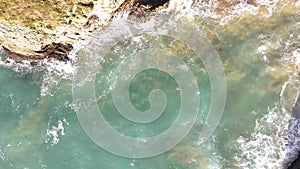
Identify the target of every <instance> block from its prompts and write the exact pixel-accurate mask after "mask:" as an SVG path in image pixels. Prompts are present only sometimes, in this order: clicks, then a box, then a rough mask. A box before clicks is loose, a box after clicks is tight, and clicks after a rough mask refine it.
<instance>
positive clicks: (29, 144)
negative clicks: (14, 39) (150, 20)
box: [0, 14, 300, 169]
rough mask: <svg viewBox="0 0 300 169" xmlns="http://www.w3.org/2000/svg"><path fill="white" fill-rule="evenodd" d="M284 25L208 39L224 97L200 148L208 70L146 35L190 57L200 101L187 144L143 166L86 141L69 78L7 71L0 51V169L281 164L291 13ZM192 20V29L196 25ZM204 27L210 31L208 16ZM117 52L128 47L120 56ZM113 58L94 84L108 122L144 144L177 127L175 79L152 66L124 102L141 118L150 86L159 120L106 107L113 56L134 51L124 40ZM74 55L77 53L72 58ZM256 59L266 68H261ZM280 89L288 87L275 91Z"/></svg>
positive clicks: (290, 80) (290, 78)
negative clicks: (161, 100) (160, 105)
mask: <svg viewBox="0 0 300 169" xmlns="http://www.w3.org/2000/svg"><path fill="white" fill-rule="evenodd" d="M282 15H284V14H282ZM279 18H280V17H279ZM287 18H288V19H287V20H285V22H284V23H278V27H279V28H278V29H277V30H276V29H275V30H272V31H270V30H263V29H259V30H255V29H254V28H253V30H252V29H249V30H248V31H249V32H248V33H247V32H244V33H241V35H244V34H246V35H247V34H252V36H246V38H244V39H237V38H236V37H234V35H232V36H231V35H230V34H229V33H230V32H231V33H232V30H233V31H234V30H235V27H236V26H239V25H234V24H232V25H233V26H232V27H230V26H229V28H231V29H232V30H231V29H230V30H229V31H227V32H226V31H225V33H224V32H222V31H221V33H219V39H218V41H219V42H216V41H215V40H216V39H214V38H212V39H213V40H212V44H213V45H215V47H216V49H217V52H218V54H219V56H220V58H221V60H222V63H223V66H224V70H225V75H226V84H227V86H226V89H227V98H226V106H225V110H224V112H223V116H222V119H221V121H220V124H219V125H218V128H217V129H216V131H215V132H214V133H213V135H212V136H211V137H210V138H209V139H208V140H207V141H206V142H205V143H204V144H201V145H197V141H198V134H199V132H200V130H201V128H202V127H203V124H204V121H205V119H206V117H207V113H208V110H209V106H210V100H211V88H210V86H211V84H210V82H209V77H208V74H207V71H206V70H205V67H204V66H203V63H201V62H200V61H199V60H197V59H195V60H193V58H195V53H193V52H192V51H191V50H189V49H188V48H187V46H184V44H182V43H181V42H175V43H174V42H173V41H172V39H171V40H170V39H169V37H160V38H159V39H156V41H154V42H153V41H151V38H150V40H149V42H148V43H147V45H149V46H151V45H152V46H153V45H155V44H158V43H159V45H161V46H163V47H164V48H165V49H166V50H169V51H173V52H175V53H176V54H178V55H179V56H180V57H181V58H182V59H183V60H184V61H186V62H188V61H191V60H192V61H191V62H190V63H189V66H190V68H191V70H192V71H193V73H194V75H195V76H196V77H197V82H198V87H199V91H200V95H201V101H200V109H199V114H198V117H197V120H196V123H195V125H194V127H193V128H192V130H191V131H190V132H189V134H188V135H187V137H186V138H185V139H184V140H183V141H182V142H181V143H180V144H178V145H177V146H176V147H174V148H173V149H171V150H170V151H168V152H166V153H163V154H161V155H158V156H155V157H150V158H145V159H138V158H136V159H134V158H125V157H120V156H117V155H114V154H112V153H109V152H107V151H105V150H104V149H102V148H100V147H99V146H97V145H96V144H95V143H94V142H93V141H92V140H91V139H90V138H89V137H88V135H87V134H86V133H85V132H84V130H83V129H82V127H81V126H80V123H79V121H78V118H77V115H76V112H77V111H78V108H79V107H80V106H82V105H80V103H78V102H74V101H73V96H72V85H73V81H72V78H73V76H72V75H69V76H68V75H66V76H62V75H60V74H59V73H56V72H55V71H53V70H49V69H47V68H45V66H36V67H34V68H31V69H29V68H26V67H22V66H18V63H14V64H13V65H11V64H10V63H8V62H5V59H4V57H3V54H2V53H1V58H2V59H1V66H0V83H1V85H0V108H1V109H0V117H1V118H0V121H1V122H0V126H1V127H0V136H1V137H0V168H5V169H40V168H45V169H46V168H47V169H218V168H224V169H225V168H226V169H227V168H233V169H235V168H251V169H252V168H278V167H280V166H282V164H283V162H284V160H285V159H286V158H287V157H285V154H284V150H285V145H284V143H285V142H284V141H283V140H285V139H286V137H287V134H286V129H287V126H288V120H289V119H288V118H289V117H290V113H291V112H290V110H289V108H290V107H291V103H290V102H292V101H293V100H294V99H295V97H296V96H295V93H296V91H297V87H295V86H293V85H295V84H297V83H296V82H295V81H296V80H295V79H297V78H296V77H295V75H294V74H293V73H294V72H293V71H294V67H293V66H294V65H292V64H291V63H290V60H292V58H293V57H296V56H297V53H295V52H294V51H295V50H296V49H295V48H293V47H292V44H295V43H296V42H297V41H298V40H299V37H298V33H299V32H298V31H299V30H300V29H299V27H298V26H297V25H298V21H297V19H293V18H295V17H294V14H291V15H288V16H287ZM246 19H247V18H246ZM191 22H193V21H191ZM194 22H195V24H196V25H197V24H199V25H198V26H199V27H201V26H203V25H202V24H204V23H202V22H198V21H194ZM203 22H204V21H203ZM207 22H208V24H209V19H207ZM281 24H285V25H284V26H282V25H281ZM241 25H243V23H241ZM280 25H281V26H280ZM204 26H205V25H204ZM241 27H242V26H241ZM282 28H285V30H283V29H282ZM251 31H252V32H251ZM237 32H239V31H237ZM234 33H236V32H234ZM234 33H233V34H234ZM237 34H238V33H237ZM146 39H147V37H146ZM94 41H97V39H95V40H94ZM287 42H289V44H288V43H287ZM294 42H295V43H294ZM95 43H96V42H95ZM151 43H153V44H151ZM218 45H220V46H218ZM123 48H126V50H120V49H123ZM265 48H266V49H265ZM111 51H112V52H110V53H109V54H108V55H107V56H106V57H104V58H103V59H104V62H103V63H100V65H101V68H99V70H100V71H99V72H97V75H96V82H95V89H96V90H95V91H96V92H95V93H96V96H97V97H98V98H99V99H98V100H97V103H98V106H99V107H100V108H101V110H102V111H103V116H104V117H105V119H106V120H107V122H108V123H109V124H110V125H111V126H112V127H113V128H114V129H115V130H117V131H118V132H120V133H123V134H125V135H128V136H132V137H149V136H153V135H156V134H159V133H161V132H163V131H165V130H166V129H168V128H169V127H170V126H171V125H172V123H174V121H175V120H176V117H177V115H178V112H179V107H180V101H181V99H180V92H179V90H177V88H178V85H177V84H176V81H175V80H174V78H172V77H170V76H169V75H168V74H167V73H166V72H163V71H159V70H157V69H150V70H145V71H143V72H140V73H139V74H138V75H137V76H136V77H135V78H134V79H133V81H132V83H131V85H130V87H129V96H130V99H131V102H132V104H133V106H134V107H135V108H136V109H138V110H140V111H145V110H147V109H148V108H149V107H150V103H149V100H148V97H147V96H148V95H149V92H150V91H151V90H153V89H156V88H159V89H161V90H163V91H164V92H165V94H166V98H167V100H168V103H167V105H166V109H165V112H164V114H163V116H161V117H160V118H159V119H158V120H156V121H154V122H153V123H150V124H132V123H131V122H130V121H128V120H126V119H124V118H123V117H122V116H121V115H120V114H119V113H118V111H117V109H116V107H114V104H113V100H112V97H111V95H110V90H109V88H110V84H111V83H112V82H113V80H114V79H113V78H110V75H109V72H111V71H112V72H114V71H115V69H116V67H117V63H119V62H122V59H123V58H122V57H119V56H120V55H122V54H123V53H122V52H125V53H126V52H128V53H134V52H136V50H134V44H131V43H126V42H124V43H120V44H118V45H117V46H115V48H114V49H112V50H111ZM120 52H121V53H120ZM77 55H78V57H83V56H84V55H82V53H80V51H79V52H78V54H77ZM264 55H265V56H266V57H267V59H268V60H269V61H264ZM158 57H159V56H158ZM298 57H299V56H298ZM284 59H286V60H284ZM293 61H294V62H296V60H293ZM87 63H89V62H87ZM132 64H134V63H132ZM16 65H17V66H16ZM291 65H292V66H291ZM89 66H93V65H89ZM128 66H133V65H128ZM284 85H286V86H287V89H286V90H282V89H284ZM291 86H292V87H291ZM293 87H294V88H293ZM86 90H90V89H86ZM282 91H283V92H282ZM100 96H103V97H100ZM99 130H101V129H99ZM114 141H115V140H114ZM118 141H119V142H121V143H122V140H118Z"/></svg>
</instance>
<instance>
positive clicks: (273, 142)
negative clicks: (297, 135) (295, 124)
mask: <svg viewBox="0 0 300 169" xmlns="http://www.w3.org/2000/svg"><path fill="white" fill-rule="evenodd" d="M290 117H291V115H290V114H289V113H287V112H286V111H285V110H284V109H281V108H279V107H278V106H275V107H274V108H271V109H269V113H268V114H266V115H265V116H263V117H262V118H261V119H258V120H256V125H255V129H254V131H253V132H252V133H251V136H250V138H244V137H242V136H241V137H240V138H239V139H238V140H237V143H238V144H239V146H240V150H241V152H242V153H241V154H239V155H237V156H236V157H235V159H236V161H237V163H236V166H238V167H240V168H243V169H256V168H262V169H279V168H282V166H283V163H284V161H285V158H284V157H285V154H286V150H285V145H286V144H287V132H288V124H289V119H290Z"/></svg>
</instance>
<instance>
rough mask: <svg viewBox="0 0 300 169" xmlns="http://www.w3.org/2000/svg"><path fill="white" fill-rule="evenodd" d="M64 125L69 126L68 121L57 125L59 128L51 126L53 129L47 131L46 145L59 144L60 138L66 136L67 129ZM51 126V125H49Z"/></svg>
mask: <svg viewBox="0 0 300 169" xmlns="http://www.w3.org/2000/svg"><path fill="white" fill-rule="evenodd" d="M64 124H67V125H69V123H68V122H67V120H66V119H62V120H59V121H58V123H57V126H51V128H50V127H49V128H50V129H49V128H48V129H47V133H46V136H47V138H46V140H45V143H49V142H50V143H51V145H55V144H57V143H58V142H59V136H60V135H61V136H64V135H65V128H64ZM48 125H49V124H48Z"/></svg>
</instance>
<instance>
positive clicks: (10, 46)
mask: <svg viewBox="0 0 300 169" xmlns="http://www.w3.org/2000/svg"><path fill="white" fill-rule="evenodd" d="M124 2H125V0H115V1H106V0H66V1H65V0H45V1H27V0H25V1H24V0H22V1H21V0H12V1H5V2H1V4H0V44H1V45H2V46H3V50H4V53H5V54H6V56H7V57H10V58H13V59H16V60H23V59H31V60H39V59H43V58H48V57H52V58H56V59H59V60H66V59H68V58H67V57H66V56H67V54H68V52H69V51H70V50H71V49H72V45H73V44H74V42H76V41H78V40H85V39H88V38H90V37H92V36H93V35H94V34H95V33H97V32H99V31H100V30H101V28H102V27H103V26H105V25H107V24H108V23H109V22H110V20H111V19H112V17H113V15H114V12H115V11H116V10H117V9H118V8H119V7H120V5H121V4H122V3H124Z"/></svg>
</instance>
